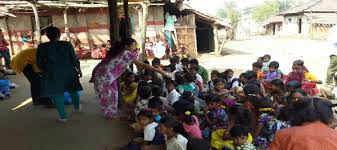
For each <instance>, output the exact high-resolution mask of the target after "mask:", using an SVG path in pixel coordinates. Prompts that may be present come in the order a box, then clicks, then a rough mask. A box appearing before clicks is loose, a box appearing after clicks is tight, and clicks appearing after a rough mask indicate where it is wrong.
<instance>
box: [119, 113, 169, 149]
mask: <svg viewBox="0 0 337 150" xmlns="http://www.w3.org/2000/svg"><path fill="white" fill-rule="evenodd" d="M137 120H138V123H139V124H140V126H141V127H142V129H143V137H137V138H134V139H133V141H132V142H131V143H129V144H128V145H127V146H125V147H124V148H123V149H125V150H141V149H160V147H161V146H163V145H164V144H165V137H164V135H163V134H161V133H160V132H159V127H158V123H156V122H154V118H153V113H152V111H151V110H149V109H142V110H140V112H139V113H138V115H137Z"/></svg>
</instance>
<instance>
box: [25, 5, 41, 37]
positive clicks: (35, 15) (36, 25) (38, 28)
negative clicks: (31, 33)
mask: <svg viewBox="0 0 337 150" xmlns="http://www.w3.org/2000/svg"><path fill="white" fill-rule="evenodd" d="M25 2H26V3H27V4H28V5H30V6H31V7H32V9H33V12H34V19H35V30H36V31H35V32H36V36H37V39H36V41H37V44H40V43H41V42H42V39H41V28H40V18H39V13H38V12H37V8H36V6H35V4H33V3H31V2H28V1H25Z"/></svg>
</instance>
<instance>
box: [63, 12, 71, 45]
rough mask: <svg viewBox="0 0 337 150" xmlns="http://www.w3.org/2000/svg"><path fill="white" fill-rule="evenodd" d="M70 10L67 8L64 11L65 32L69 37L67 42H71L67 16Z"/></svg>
mask: <svg viewBox="0 0 337 150" xmlns="http://www.w3.org/2000/svg"><path fill="white" fill-rule="evenodd" d="M67 10H68V8H65V9H64V10H63V19H64V32H65V33H66V35H67V41H70V31H69V24H68V14H67Z"/></svg>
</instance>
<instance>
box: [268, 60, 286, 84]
mask: <svg viewBox="0 0 337 150" xmlns="http://www.w3.org/2000/svg"><path fill="white" fill-rule="evenodd" d="M279 67H280V64H279V63H278V62H277V61H272V62H270V64H269V69H268V71H267V74H266V77H265V79H266V81H271V80H274V79H281V78H282V72H281V71H280V70H279V69H278V68H279Z"/></svg>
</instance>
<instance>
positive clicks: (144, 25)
mask: <svg viewBox="0 0 337 150" xmlns="http://www.w3.org/2000/svg"><path fill="white" fill-rule="evenodd" d="M148 4H149V2H148V1H147V0H145V1H144V2H143V3H141V6H142V11H143V21H142V30H141V39H142V49H141V50H140V52H141V54H143V53H144V49H145V38H146V30H147V18H148V11H149V8H148V7H149V5H148Z"/></svg>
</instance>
